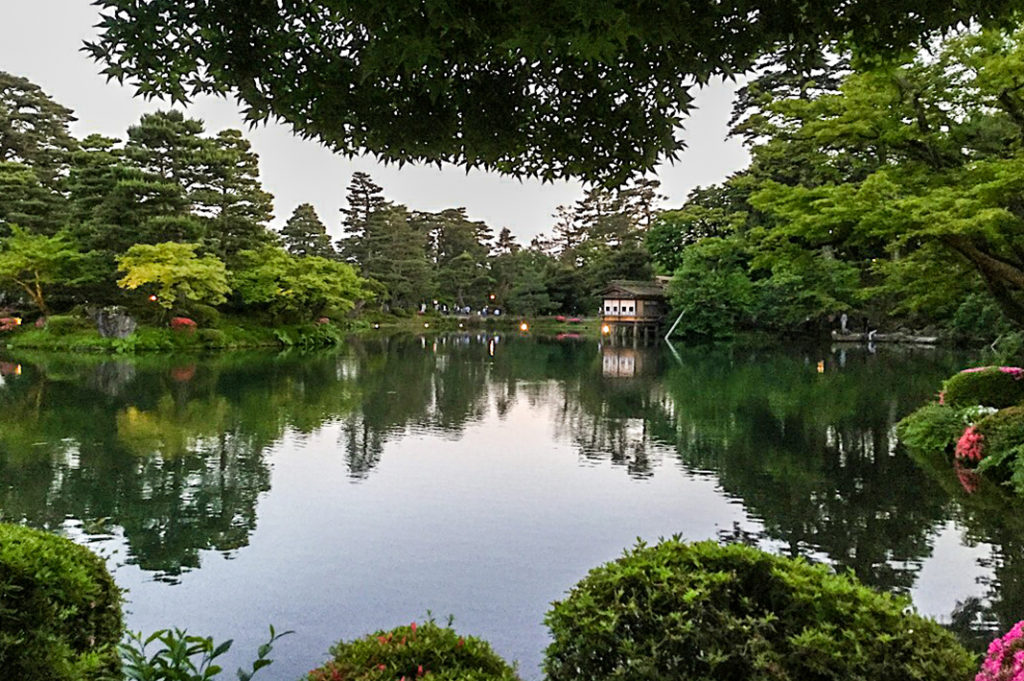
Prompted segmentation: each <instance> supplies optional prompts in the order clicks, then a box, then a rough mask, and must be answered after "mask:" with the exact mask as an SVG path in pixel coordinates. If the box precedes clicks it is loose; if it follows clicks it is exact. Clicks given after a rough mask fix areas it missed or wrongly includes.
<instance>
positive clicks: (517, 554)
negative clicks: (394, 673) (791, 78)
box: [0, 336, 1024, 679]
mask: <svg viewBox="0 0 1024 681" xmlns="http://www.w3.org/2000/svg"><path fill="white" fill-rule="evenodd" d="M819 363H820V364H819ZM966 363H967V358H965V357H960V356H955V355H952V354H949V353H946V352H943V351H935V350H916V351H915V350H904V349H896V348H880V349H878V350H877V352H874V353H869V352H868V351H867V350H864V349H861V350H856V349H849V350H845V351H840V350H839V349H837V348H828V347H824V348H815V349H811V348H803V349H793V348H788V349H778V350H770V351H766V350H757V351H749V350H736V349H727V348H722V349H715V348H706V347H705V348H684V347H682V346H677V353H673V352H671V351H670V350H669V349H668V348H667V346H664V345H662V346H660V347H658V348H654V349H647V350H643V349H641V350H633V349H618V348H611V347H607V346H606V347H601V346H600V345H598V344H596V343H592V342H586V341H579V340H574V339H562V340H556V339H547V340H546V339H523V338H506V337H503V338H500V339H498V338H495V337H492V336H466V337H442V338H436V339H432V338H412V337H409V338H390V339H380V340H371V341H352V342H351V343H350V344H349V345H347V346H346V347H344V348H343V349H341V350H340V351H337V352H332V353H327V354H313V355H309V354H299V353H293V354H285V355H271V354H248V353H239V354H227V355H216V356H211V357H208V358H201V359H194V358H193V359H183V358H178V359H171V358H141V359H137V360H127V359H126V360H120V359H118V360H111V359H109V358H96V357H73V356H67V355H65V356H49V355H20V356H14V357H7V358H4V360H3V362H0V379H2V383H0V513H2V515H3V517H4V519H6V520H14V521H21V522H27V523H28V524H31V525H35V526H40V527H47V528H50V529H52V530H54V531H60V532H63V533H66V534H68V535H69V536H71V537H73V538H75V539H76V540H77V541H81V542H86V543H89V544H90V545H91V546H92V547H93V548H94V549H96V550H98V551H100V552H102V553H103V554H104V555H107V556H108V557H109V561H110V565H111V567H112V569H113V570H114V572H115V576H116V578H117V580H118V582H119V583H120V584H121V585H122V586H123V587H126V588H127V589H128V590H129V593H128V601H129V604H128V610H129V612H128V624H129V626H130V627H131V628H133V629H142V630H145V631H151V630H154V629H156V628H162V627H168V626H179V627H187V628H188V629H190V630H191V631H192V632H194V633H204V634H211V635H213V636H214V637H215V638H217V639H223V638H231V637H233V638H235V641H236V643H235V650H234V651H233V654H234V655H235V657H234V658H233V660H232V662H234V663H236V664H237V663H241V662H242V661H243V660H244V659H246V658H247V657H248V656H249V655H250V653H251V652H252V651H254V649H255V647H256V646H257V645H258V644H259V643H260V642H262V639H263V638H264V634H265V631H266V626H267V625H268V624H269V623H273V624H274V625H275V626H276V627H277V628H278V629H294V630H295V631H296V633H295V634H294V635H292V636H290V637H288V638H286V639H283V640H282V641H281V642H280V644H279V645H278V647H277V648H276V650H275V654H274V656H273V657H274V658H275V660H276V662H275V664H274V666H273V667H271V668H270V669H269V670H268V671H269V672H272V673H270V674H266V676H267V678H268V679H271V678H278V679H295V678H297V677H298V676H300V675H301V674H302V673H303V672H305V671H306V670H308V669H310V668H311V667H312V666H313V665H314V664H316V663H318V662H319V661H321V660H322V659H323V658H324V653H325V651H326V650H327V648H328V647H329V645H330V644H331V643H333V642H334V641H336V640H338V639H339V638H351V637H355V636H359V635H362V634H364V633H367V632H370V631H373V630H376V629H380V628H388V627H392V626H396V625H399V624H404V623H408V622H410V621H412V620H413V619H422V618H423V617H424V616H425V614H426V613H427V612H428V611H430V612H432V613H433V614H434V615H435V616H438V617H439V618H440V619H444V618H446V617H447V616H448V615H449V614H451V615H454V617H455V625H456V627H457V628H458V629H460V630H461V631H464V632H467V633H473V634H476V635H480V636H482V637H484V638H486V639H488V640H489V641H491V642H492V643H493V645H494V647H495V648H496V649H497V650H498V652H500V653H501V654H502V655H503V656H505V657H506V658H508V659H515V660H518V661H519V663H520V666H521V670H522V673H523V675H524V677H526V678H538V677H539V676H540V674H539V671H538V665H539V662H540V659H541V655H542V653H543V649H544V647H545V645H546V643H547V634H546V630H545V629H544V627H543V623H542V620H543V617H544V613H545V611H546V610H547V608H548V605H549V603H550V602H551V601H552V600H555V599H558V598H559V597H561V595H562V594H563V593H564V592H565V591H566V590H567V589H568V588H569V587H571V586H572V585H573V584H574V583H575V582H576V581H577V580H578V579H580V578H581V577H582V576H583V575H584V574H585V573H586V571H587V570H588V569H589V568H590V567H593V566H595V565H597V564H599V563H601V562H604V561H606V560H610V559H613V558H615V557H616V556H618V555H619V554H620V553H621V551H622V550H623V549H624V548H625V547H628V546H630V545H632V544H633V543H634V542H635V541H636V539H637V538H638V537H639V538H643V539H645V540H648V541H654V540H656V539H657V538H658V537H661V536H668V535H672V534H681V535H682V536H683V537H685V538H687V539H706V538H718V539H724V540H733V541H746V542H751V543H756V544H757V545H759V546H761V547H763V548H766V549H768V550H771V551H775V552H780V553H785V554H789V555H804V556H808V557H809V558H811V559H813V560H819V561H825V562H828V563H830V564H832V565H835V566H837V568H839V569H850V570H853V571H854V572H856V573H857V574H858V575H859V576H860V577H861V578H862V579H863V580H864V581H866V582H868V583H870V584H872V585H875V586H877V587H879V588H883V589H890V590H896V591H900V592H904V593H909V594H910V595H911V596H912V597H913V599H914V602H915V604H916V606H917V607H918V609H919V610H921V611H922V612H924V613H926V614H929V615H932V616H934V617H936V618H938V619H940V620H941V621H943V622H945V623H948V624H951V625H952V626H954V628H956V629H957V630H958V631H959V632H960V633H961V635H962V636H963V637H964V638H965V639H966V640H969V641H970V640H972V639H973V640H985V639H986V637H987V636H988V634H989V632H990V631H992V630H994V629H996V628H999V627H1008V626H1009V625H1010V624H1012V623H1013V622H1016V621H1017V620H1018V619H1020V618H1021V617H1022V616H1024V570H1022V569H1021V558H1022V557H1024V541H1022V540H1024V520H1021V519H1020V514H1019V513H1018V512H1017V509H1016V508H1015V507H1014V505H1013V503H1012V500H1009V499H1008V498H1006V497H1005V495H1002V494H1001V493H1000V492H999V491H998V490H992V489H988V488H982V489H981V490H978V491H976V492H974V493H973V494H968V493H967V491H966V490H965V489H964V488H963V486H962V485H961V484H960V483H959V481H958V480H957V478H956V476H955V475H954V474H952V473H951V472H949V471H948V470H947V469H946V468H945V467H943V466H928V465H919V464H916V463H915V462H914V461H913V460H912V459H911V458H910V457H909V456H908V455H907V454H906V453H904V452H903V451H902V450H901V449H900V448H899V447H898V446H897V444H896V442H895V439H894V436H893V425H894V424H895V423H896V421H898V420H899V419H900V418H901V417H902V416H904V415H905V414H907V413H909V412H910V411H911V410H913V409H914V408H915V407H917V406H918V405H919V404H920V403H921V402H923V401H924V400H926V399H927V398H928V397H929V396H930V395H931V394H932V393H934V391H935V389H936V386H937V385H938V384H939V382H940V381H941V379H942V378H943V377H945V376H947V375H949V374H950V373H952V372H953V371H955V370H957V369H959V368H962V367H963V366H965V365H966Z"/></svg>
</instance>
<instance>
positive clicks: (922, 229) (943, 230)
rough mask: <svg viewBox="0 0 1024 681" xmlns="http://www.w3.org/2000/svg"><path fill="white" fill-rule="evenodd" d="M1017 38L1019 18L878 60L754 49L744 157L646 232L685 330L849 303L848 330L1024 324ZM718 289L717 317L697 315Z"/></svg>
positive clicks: (802, 323) (815, 315)
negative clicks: (757, 56)
mask: <svg viewBox="0 0 1024 681" xmlns="http://www.w3.org/2000/svg"><path fill="white" fill-rule="evenodd" d="M1022 45H1024V33H1022V32H1021V31H1020V29H1010V30H1005V31H1004V30H984V31H963V32H959V33H954V34H952V35H950V36H948V37H947V38H946V39H945V40H943V41H942V42H936V44H935V45H934V48H933V49H934V51H933V53H921V54H915V53H909V54H908V55H907V56H905V57H903V58H901V59H899V60H896V61H894V62H892V63H886V64H880V65H874V66H872V65H869V64H866V63H865V62H863V61H856V60H851V59H850V54H849V53H848V51H846V49H845V47H844V46H843V45H835V46H834V50H835V51H836V53H835V54H834V55H832V56H830V57H828V58H822V59H820V60H817V61H815V60H811V61H808V62H806V63H805V64H803V65H802V66H801V67H800V68H798V69H793V68H789V67H788V65H787V64H786V63H784V62H781V61H778V60H765V61H762V62H761V64H760V70H759V72H758V74H757V76H756V77H755V78H753V79H752V80H751V82H750V83H749V84H748V85H746V86H745V87H744V88H742V89H741V91H740V94H739V97H738V99H737V101H736V103H735V105H734V112H733V119H732V134H733V135H734V136H736V137H739V138H741V139H743V140H744V142H745V143H746V144H747V146H748V147H749V148H750V151H751V157H752V160H751V164H750V166H749V167H748V168H747V169H746V170H744V171H742V172H740V173H737V174H736V175H734V176H733V177H731V178H729V179H728V180H727V181H726V182H724V183H723V184H721V185H718V186H715V187H710V188H699V189H697V190H695V191H694V192H693V193H692V194H691V195H690V197H689V199H688V200H687V202H686V204H685V205H684V206H683V207H682V208H681V209H680V210H678V211H671V212H668V213H665V214H663V215H662V216H661V217H659V219H658V220H657V221H656V222H655V225H654V227H653V229H652V230H651V231H650V233H649V235H648V238H647V245H648V248H649V250H650V251H651V253H652V254H653V255H654V257H655V260H656V262H657V264H658V266H659V267H660V268H661V269H663V270H664V271H666V272H679V278H680V283H679V286H678V288H679V289H680V290H681V292H682V293H683V294H685V295H684V296H683V297H680V298H678V299H677V301H676V303H677V306H678V309H680V310H681V311H684V312H686V313H687V314H686V315H685V316H684V322H683V326H682V329H683V331H684V332H685V331H688V332H690V333H693V334H704V335H713V334H718V333H720V332H721V331H722V330H734V329H736V328H741V329H755V328H756V329H768V330H781V331H792V330H797V329H801V328H803V329H805V330H807V331H814V332H819V331H821V330H824V329H829V328H832V329H835V328H836V327H838V326H839V324H838V323H837V322H838V318H839V316H840V315H841V314H843V313H846V314H847V315H848V318H849V321H850V327H849V328H850V329H851V330H853V331H866V330H867V329H870V328H876V329H877V328H883V329H884V328H885V327H894V326H904V327H911V328H919V329H920V328H925V327H931V328H932V329H945V330H947V331H949V332H951V333H952V334H954V335H958V336H961V337H964V338H972V337H973V338H977V337H985V336H988V337H989V338H993V337H995V336H998V335H999V334H1000V333H1005V332H1006V331H1008V330H1009V329H1010V328H1011V325H1016V326H1017V327H1020V326H1024V259H1022V255H1021V254H1022V253H1024V241H1022V239H1024V236H1022V235H1024V212H1022V211H1021V205H1022V204H1021V201H1020V190H1019V186H1018V184H1017V180H1016V178H1018V177H1019V174H1020V172H1019V166H1020V163H1021V154H1022V153H1024V152H1022V149H1024V147H1022V146H1021V144H1022V140H1024V134H1022V130H1024V127H1022V125H1024V115H1022V112H1024V100H1022V99H1021V96H1020V92H1021V87H1022V85H1024V81H1022V80H1021V76H1020V74H1021V73H1022V72H1024V71H1022V67H1024V47H1022ZM851 64H855V65H856V68H855V67H854V66H852V65H851ZM704 279H707V280H708V285H707V286H706V287H703V288H702V287H700V286H697V287H693V286H692V283H693V282H695V281H701V280H704ZM729 295H732V296H734V300H732V301H730V303H729V305H730V307H729V309H727V310H725V311H723V316H724V318H725V319H724V321H722V322H719V323H718V324H717V326H709V324H708V321H707V319H706V318H705V317H703V316H701V315H700V314H693V312H694V311H695V310H701V309H707V310H713V309H714V308H715V306H716V304H717V305H720V304H722V302H721V301H722V299H723V298H725V297H726V296H729ZM691 319H692V320H693V321H692V324H691V322H690V320H691Z"/></svg>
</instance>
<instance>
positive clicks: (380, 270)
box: [360, 204, 434, 309]
mask: <svg viewBox="0 0 1024 681" xmlns="http://www.w3.org/2000/svg"><path fill="white" fill-rule="evenodd" d="M363 245H364V247H365V249H366V250H365V253H366V256H365V260H364V261H363V262H362V263H361V269H362V271H361V272H360V274H361V275H362V276H364V277H371V278H373V279H375V280H376V281H378V282H380V283H381V284H383V285H384V287H385V288H386V289H387V294H386V295H385V296H384V298H383V299H384V300H385V301H386V302H388V303H389V304H390V305H392V306H393V307H399V308H406V309H409V308H414V307H416V306H417V305H418V304H419V303H421V302H423V301H425V300H428V299H430V298H432V297H433V292H434V285H433V276H432V275H433V272H432V269H431V266H430V261H429V260H428V259H427V240H426V237H425V235H424V234H423V233H422V232H420V231H419V230H418V229H416V228H415V227H414V226H413V224H412V222H411V221H410V216H409V211H408V209H406V208H405V206H396V205H393V204H385V205H384V206H383V207H381V208H379V209H376V210H373V211H372V212H370V213H369V219H368V220H367V223H366V227H365V237H364V239H363Z"/></svg>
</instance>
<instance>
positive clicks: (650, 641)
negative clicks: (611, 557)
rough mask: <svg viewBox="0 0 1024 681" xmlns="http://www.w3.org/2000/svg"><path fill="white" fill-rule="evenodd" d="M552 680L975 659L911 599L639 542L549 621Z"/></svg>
mask: <svg viewBox="0 0 1024 681" xmlns="http://www.w3.org/2000/svg"><path fill="white" fill-rule="evenodd" d="M545 622H546V623H547V625H548V627H549V628H550V629H551V635H552V637H553V639H554V642H553V643H552V644H551V645H550V646H549V647H548V649H547V652H546V656H545V661H544V669H545V671H546V673H547V679H548V681H579V680H580V679H587V681H596V680H599V679H674V680H676V681H689V680H693V681H697V680H698V679H699V680H700V681H715V680H718V679H721V680H726V679H728V680H730V681H733V680H736V681H768V680H772V681H778V680H781V679H794V680H796V679H799V680H801V681H805V680H806V681H809V680H811V679H813V680H815V681H826V680H835V681H840V680H841V681H906V680H907V679H947V680H949V681H960V680H964V679H967V678H968V677H969V676H970V675H971V673H972V670H973V669H974V662H973V660H972V657H971V655H970V654H969V653H968V652H967V651H966V650H964V649H963V647H962V646H960V644H958V643H957V642H956V640H955V639H954V638H953V636H952V634H950V633H949V632H947V631H946V630H944V629H943V628H942V627H940V626H939V625H938V624H936V623H935V622H933V621H931V620H928V619H925V618H923V617H920V616H918V615H916V614H912V613H911V611H910V609H909V601H908V600H906V599H904V598H902V597H898V596H894V595H891V594H881V593H877V592H875V591H873V590H871V589H869V588H867V587H865V586H863V585H861V584H860V583H859V582H858V581H857V579H856V578H855V577H853V576H852V575H834V574H832V573H831V572H830V571H829V569H828V568H827V567H825V566H820V565H819V566H812V565H808V564H807V563H806V562H804V561H802V560H793V559H789V558H783V557H779V556H773V555H770V554H767V553H764V552H762V551H758V550H757V549H754V548H750V547H746V546H741V545H727V546H720V545H718V544H716V543H714V542H699V543H695V544H686V543H684V542H682V541H681V540H680V539H678V538H674V539H671V540H667V541H663V542H661V543H660V544H658V545H656V546H653V547H647V546H645V545H644V544H642V543H641V544H640V545H638V546H637V547H636V548H635V549H633V550H632V551H628V552H626V554H625V555H624V556H623V557H622V558H620V559H619V560H616V561H613V562H611V563H607V564H605V565H603V566H601V567H598V568H595V569H593V570H591V571H590V573H589V574H588V575H587V577H585V578H584V579H583V580H582V581H581V582H580V583H579V584H577V585H576V587H575V588H573V589H572V591H571V592H570V593H569V595H568V597H567V598H566V599H565V600H563V601H561V602H556V603H555V604H554V606H553V608H552V609H551V611H550V612H549V613H548V615H547V617H546V618H545Z"/></svg>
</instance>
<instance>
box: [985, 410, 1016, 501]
mask: <svg viewBox="0 0 1024 681" xmlns="http://www.w3.org/2000/svg"><path fill="white" fill-rule="evenodd" d="M974 429H975V431H977V433H978V434H979V435H981V438H982V448H981V453H982V457H983V458H982V459H981V463H980V464H978V470H979V471H980V472H982V473H985V474H986V475H990V476H991V477H993V478H994V479H995V480H997V481H999V482H1007V483H1009V484H1010V486H1011V487H1013V488H1014V490H1015V491H1016V492H1017V493H1018V494H1024V406H1020V407H1010V408H1009V409H1001V410H999V411H997V412H996V413H995V414H991V415H989V416H986V417H985V418H983V419H982V420H980V421H978V425H977V426H975V428H974Z"/></svg>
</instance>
